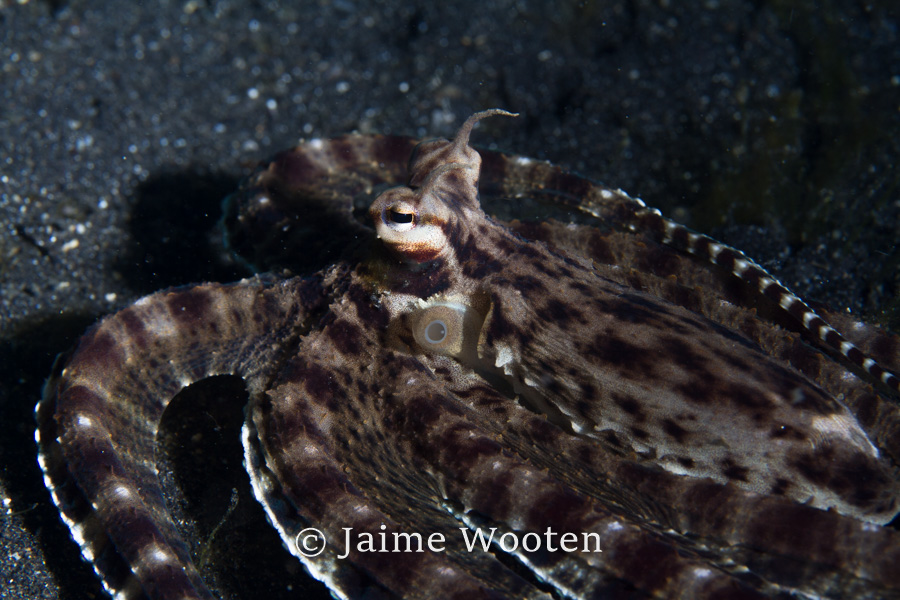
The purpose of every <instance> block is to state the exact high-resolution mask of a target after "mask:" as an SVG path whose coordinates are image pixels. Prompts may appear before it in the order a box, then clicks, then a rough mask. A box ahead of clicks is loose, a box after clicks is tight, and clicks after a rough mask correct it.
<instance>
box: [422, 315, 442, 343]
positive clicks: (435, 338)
mask: <svg viewBox="0 0 900 600" xmlns="http://www.w3.org/2000/svg"><path fill="white" fill-rule="evenodd" d="M446 338H447V325H445V324H444V322H443V321H441V320H439V319H436V320H434V321H432V322H431V323H429V324H428V325H427V326H426V327H425V339H426V340H427V341H428V343H429V344H440V343H441V342H443V341H444V340H445V339H446Z"/></svg>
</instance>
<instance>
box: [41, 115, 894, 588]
mask: <svg viewBox="0 0 900 600" xmlns="http://www.w3.org/2000/svg"><path fill="white" fill-rule="evenodd" d="M509 114H510V113H506V112H505V111H501V110H499V109H493V110H488V111H484V112H480V113H477V114H475V115H473V116H471V117H470V118H469V119H468V120H467V121H466V122H465V123H464V124H463V125H462V126H461V127H460V129H459V131H458V133H457V134H456V136H455V138H454V139H453V140H430V141H425V142H421V143H417V142H416V141H415V140H412V139H409V138H405V137H396V136H376V135H370V136H367V135H347V136H343V137H338V138H335V139H332V140H327V141H324V140H311V141H308V142H305V143H302V144H301V145H299V146H298V147H296V148H293V149H291V150H287V151H284V152H282V153H280V154H278V155H276V156H275V157H274V158H273V159H271V160H269V161H268V162H265V163H263V164H261V165H260V166H259V167H258V169H257V170H256V171H255V172H254V174H253V175H251V176H250V177H249V178H248V179H247V180H246V182H245V183H244V184H243V185H242V187H241V188H240V190H238V192H237V193H235V194H234V195H233V196H232V197H231V198H230V199H229V201H228V204H227V210H226V216H225V223H226V226H227V229H228V230H229V231H230V244H231V247H232V248H233V249H234V250H235V251H236V252H238V253H240V254H241V255H242V256H243V257H244V259H245V260H246V261H247V262H248V263H251V264H253V265H255V266H256V267H257V268H258V269H261V270H268V271H270V272H271V273H275V274H268V275H257V276H254V277H252V278H249V279H245V280H242V281H239V282H236V283H230V284H218V283H204V284H198V285H192V286H187V287H180V288H175V289H169V290H165V291H161V292H158V293H156V294H153V295H151V296H148V297H145V298H143V299H141V300H139V301H137V302H136V303H134V304H133V305H132V306H129V307H127V308H125V309H123V310H121V311H120V312H118V313H116V314H113V315H111V316H108V317H106V318H105V319H103V320H102V321H100V322H99V323H98V324H96V325H95V326H94V327H93V328H92V329H90V330H89V331H88V332H87V333H86V334H85V335H84V337H83V338H82V339H81V340H80V341H79V343H78V344H77V347H76V348H75V349H74V350H72V351H71V352H70V353H68V354H67V355H65V356H63V357H61V358H60V360H59V361H58V364H57V366H56V367H55V368H54V373H53V375H52V376H51V378H50V379H49V380H48V382H47V385H46V389H45V393H44V397H43V399H42V400H41V402H40V403H39V404H38V406H37V408H36V413H37V421H38V429H37V433H36V438H37V440H38V443H39V448H40V460H39V462H40V465H41V467H42V469H43V471H44V474H45V481H46V484H47V487H48V488H49V491H50V493H51V496H52V499H53V501H54V502H55V504H56V505H57V506H58V508H59V511H60V514H61V516H62V519H63V520H64V521H65V523H66V524H67V525H68V527H69V528H70V530H71V533H72V535H73V537H74V538H75V540H76V541H77V542H78V544H79V545H80V547H81V550H82V554H83V556H84V557H85V558H86V559H87V560H88V561H90V562H91V564H92V566H93V568H94V570H95V571H96V572H97V574H98V575H99V577H100V578H101V579H102V581H103V584H104V586H105V588H106V590H107V591H108V592H109V593H110V595H112V596H113V597H115V598H123V599H125V598H129V599H130V598H152V599H158V600H174V599H176V598H178V599H200V598H204V599H208V598H212V597H214V596H213V593H212V592H211V591H210V589H209V588H208V587H207V585H206V584H205V583H204V581H203V579H202V578H201V576H200V575H199V574H198V570H197V569H196V568H195V566H194V563H193V562H192V557H191V555H190V553H189V551H188V550H187V547H186V545H185V543H184V542H183V540H182V539H181V538H180V537H179V533H178V530H177V527H176V525H175V523H174V522H173V518H172V517H171V515H170V513H169V511H168V510H167V508H166V504H165V501H164V499H163V493H162V491H161V488H160V483H159V476H158V475H159V474H158V470H157V465H156V460H155V452H156V445H157V441H156V436H157V431H158V429H159V424H160V420H161V418H162V416H163V413H164V412H165V410H166V407H167V405H169V403H170V401H171V399H172V398H173V397H174V396H175V395H176V394H177V393H178V392H179V391H180V390H182V389H184V388H185V387H187V386H190V385H192V384H193V383H195V382H198V381H201V380H204V379H206V378H209V377H212V376H216V375H221V374H233V375H237V376H240V377H241V378H242V379H243V381H244V383H245V385H246V389H247V391H248V397H249V400H248V404H247V407H246V421H245V424H244V427H243V430H242V442H243V448H244V461H245V466H246V469H247V472H248V473H249V476H250V482H251V486H252V490H253V493H254V495H255V497H256V498H257V499H258V500H259V502H260V503H261V504H262V506H263V508H264V510H265V512H266V515H267V517H268V519H269V521H270V522H271V524H272V526H273V527H274V528H275V530H277V532H278V534H279V535H280V537H281V539H282V541H283V543H284V545H285V547H286V548H287V549H288V550H289V551H290V552H291V553H292V554H294V555H296V557H297V558H298V559H299V561H301V562H302V564H303V565H304V567H305V568H306V569H307V570H308V572H309V573H310V574H311V575H312V576H314V577H315V578H316V579H319V580H321V581H322V582H324V583H325V585H327V587H328V588H329V590H330V591H331V593H332V594H333V595H334V596H335V597H339V598H362V597H366V598H369V597H404V598H466V599H470V600H472V599H475V598H705V599H711V598H747V599H749V598H771V597H783V598H788V597H790V598H797V597H801V598H824V597H834V598H887V597H898V596H900V569H898V568H897V565H900V533H898V532H897V531H896V528H895V527H893V526H891V521H892V519H894V518H895V516H896V515H897V513H898V511H900V477H898V471H897V465H898V461H900V410H898V399H900V380H898V378H897V376H895V375H894V374H893V373H892V372H891V370H894V372H896V369H897V366H898V364H900V340H898V338H897V337H896V336H893V335H891V334H890V333H888V332H885V331H882V330H881V329H879V328H877V327H875V326H870V325H867V324H864V323H860V322H857V321H855V320H854V319H852V318H851V317H850V316H848V315H847V314H842V313H839V312H832V311H829V310H826V309H816V310H813V308H811V307H810V305H809V304H807V303H806V302H804V301H802V300H801V299H800V298H798V297H797V296H796V295H794V294H793V293H791V292H790V291H788V290H787V289H786V288H785V287H784V286H783V285H781V284H780V283H779V282H778V281H776V280H775V279H774V278H773V277H772V276H771V275H769V274H768V273H767V272H766V271H764V270H763V269H762V268H761V267H760V266H759V265H757V264H756V263H754V262H753V261H752V260H751V259H749V258H748V257H747V256H745V255H744V254H743V253H741V252H739V251H737V250H735V249H733V248H731V247H728V246H726V245H724V244H721V243H718V242H716V241H714V240H712V239H711V238H709V237H707V236H705V235H702V234H699V233H695V232H692V231H690V230H688V229H687V228H685V227H683V226H681V225H679V224H676V223H674V222H672V221H669V220H668V219H666V218H664V217H662V216H661V215H660V213H659V212H658V211H656V210H653V209H651V208H648V207H647V206H645V204H644V203H643V202H642V201H640V200H639V199H634V198H631V197H629V196H628V195H627V194H625V193H624V192H622V191H620V190H613V189H610V188H607V187H604V186H602V185H599V184H597V183H594V182H592V181H590V180H588V179H585V178H582V177H579V176H577V175H574V174H571V173H569V172H567V171H565V170H564V169H561V168H558V167H555V166H552V165H550V164H548V163H544V162H540V161H535V160H530V159H526V158H521V157H514V156H507V155H503V154H500V153H497V152H489V151H481V152H479V151H476V150H474V149H473V148H472V147H471V146H470V144H469V138H470V134H471V132H472V130H473V127H474V126H475V124H476V123H477V122H478V121H479V120H481V119H482V118H484V117H487V116H492V115H509ZM407 159H408V162H407ZM373 198H374V200H373ZM503 206H505V207H507V210H508V211H509V212H511V213H512V216H513V217H515V216H522V215H526V214H548V212H549V211H554V210H555V211H557V212H555V213H552V214H570V215H573V216H572V217H571V218H570V219H568V220H567V221H559V220H556V219H543V220H541V219H537V220H534V219H531V220H524V219H523V220H518V219H515V218H513V219H509V220H508V221H507V222H502V221H500V220H499V219H495V218H492V217H490V216H488V214H487V213H486V212H485V207H487V209H488V210H492V211H493V210H500V209H499V208H496V209H495V208H491V207H503ZM368 223H372V224H374V226H372V225H370V224H368ZM310 240H312V241H310ZM322 257H325V258H326V259H327V261H328V263H329V264H328V266H326V267H325V268H321V269H319V270H318V271H316V272H314V273H303V271H304V269H305V268H306V266H307V265H308V264H309V263H310V261H311V260H312V259H314V258H315V259H321V258H322ZM290 273H303V274H301V275H291V274H290ZM235 443H236V441H235Z"/></svg>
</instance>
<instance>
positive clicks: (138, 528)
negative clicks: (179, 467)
mask: <svg viewBox="0 0 900 600" xmlns="http://www.w3.org/2000/svg"><path fill="white" fill-rule="evenodd" d="M322 296H323V294H322V288H321V282H319V281H317V280H314V279H308V280H301V279H294V280H288V281H283V282H278V283H266V282H264V281H263V280H261V279H251V280H245V281H243V282H240V283H236V284H232V285H218V284H206V285H200V286H194V287H190V288H181V289H173V290H169V291H164V292H160V293H157V294H154V295H151V296H148V297H146V298H144V299H142V300H140V301H138V302H137V303H135V304H134V305H132V306H130V307H128V308H126V309H124V310H122V311H120V312H118V313H116V314H114V315H112V316H110V317H108V318H106V319H104V320H103V321H101V322H100V323H98V324H97V325H96V326H95V327H94V328H93V329H92V330H91V331H89V332H88V333H87V334H86V335H85V336H84V337H83V338H82V339H81V341H80V342H79V344H78V346H77V347H76V348H75V350H74V351H73V352H72V354H71V356H70V357H68V362H67V364H66V365H65V368H62V369H58V370H57V371H56V372H55V373H54V374H53V375H52V376H51V378H50V379H49V381H48V382H47V384H46V387H45V390H44V397H43V399H42V400H41V402H40V403H39V404H38V406H37V408H36V412H37V420H38V429H37V432H36V436H35V437H36V439H37V441H38V443H39V446H40V464H41V466H42V468H43V470H44V473H45V480H46V482H47V485H48V487H49V488H50V490H51V493H52V496H53V499H54V502H55V503H56V504H57V505H58V507H59V509H60V512H61V514H62V515H63V519H64V520H65V522H66V524H67V525H68V526H69V528H70V530H71V532H72V535H73V537H74V538H75V540H76V542H78V543H79V545H80V546H81V548H82V554H83V555H84V557H85V559H87V560H88V561H89V562H91V563H92V564H93V566H94V568H95V570H96V571H97V573H98V574H99V575H100V577H101V579H102V580H103V582H104V586H105V587H106V589H107V590H108V591H109V592H110V594H111V595H113V596H115V597H123V598H132V597H138V596H141V595H144V596H145V597H149V598H174V597H178V598H185V599H187V598H212V596H211V594H210V592H209V591H208V590H207V588H206V586H205V585H204V583H203V582H202V580H201V579H200V576H199V575H198V573H197V571H196V570H195V568H194V566H193V565H192V564H191V560H190V556H189V554H188V551H187V549H186V546H185V544H184V543H183V541H182V540H181V538H180V537H179V534H178V532H177V530H176V527H175V525H174V523H173V522H172V519H171V517H170V516H169V514H168V512H167V511H166V507H165V502H164V500H163V495H162V490H161V487H160V483H159V479H158V475H157V468H156V463H155V438H156V433H157V430H158V428H159V423H160V419H161V418H162V414H163V411H164V410H165V408H166V406H167V405H168V404H169V402H170V401H171V399H172V398H173V397H174V396H175V395H176V394H177V393H178V392H179V391H180V390H181V389H183V388H184V387H186V386H188V385H190V384H192V383H194V382H197V381H199V380H201V379H205V378H207V377H210V376H214V375H224V374H236V375H240V376H242V377H243V378H244V379H245V382H246V384H247V386H248V388H249V390H250V392H251V395H252V394H254V393H258V391H259V390H260V389H261V388H262V387H264V385H265V382H266V381H267V380H268V378H269V377H270V376H271V374H270V370H271V365H275V364H278V363H279V360H278V356H279V354H280V353H281V349H282V348H283V344H282V343H281V341H283V340H292V339H294V338H295V336H296V334H297V332H300V331H302V330H303V328H304V327H305V326H306V323H307V321H308V320H309V318H310V316H311V315H312V314H313V313H315V312H316V311H317V304H319V303H321V301H322ZM273 323H274V324H275V326H272V324H273ZM60 362H61V361H60ZM148 373H153V375H154V376H153V377H149V376H148Z"/></svg>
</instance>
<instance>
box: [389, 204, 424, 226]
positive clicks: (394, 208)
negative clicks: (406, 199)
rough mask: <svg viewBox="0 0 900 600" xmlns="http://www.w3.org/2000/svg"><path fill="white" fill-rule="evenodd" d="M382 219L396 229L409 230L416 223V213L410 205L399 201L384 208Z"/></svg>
mask: <svg viewBox="0 0 900 600" xmlns="http://www.w3.org/2000/svg"><path fill="white" fill-rule="evenodd" d="M381 220H382V222H383V223H384V224H385V225H387V226H388V227H390V228H391V229H393V230H394V231H409V230H410V229H412V228H413V227H414V226H415V224H416V213H415V211H414V210H413V209H412V208H411V207H410V206H407V205H405V204H401V203H397V204H392V205H390V206H389V207H387V208H386V209H385V210H384V212H383V213H382V215H381Z"/></svg>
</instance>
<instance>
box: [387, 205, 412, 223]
mask: <svg viewBox="0 0 900 600" xmlns="http://www.w3.org/2000/svg"><path fill="white" fill-rule="evenodd" d="M388 218H390V220H391V222H392V223H397V224H399V225H405V224H407V223H412V221H413V215H412V213H408V212H400V211H398V210H395V209H393V208H392V209H390V210H389V211H388Z"/></svg>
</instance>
